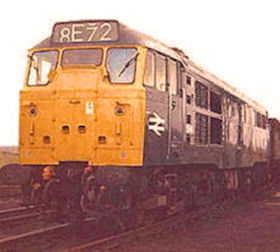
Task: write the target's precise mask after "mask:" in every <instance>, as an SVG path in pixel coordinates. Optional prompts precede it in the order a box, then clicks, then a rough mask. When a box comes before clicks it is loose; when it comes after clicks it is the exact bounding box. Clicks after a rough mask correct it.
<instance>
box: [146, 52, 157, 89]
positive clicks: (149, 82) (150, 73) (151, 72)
mask: <svg viewBox="0 0 280 252" xmlns="http://www.w3.org/2000/svg"><path fill="white" fill-rule="evenodd" d="M144 85H146V86H149V87H154V86H155V64H154V54H153V53H152V52H148V54H147V58H146V66H145V75H144Z"/></svg>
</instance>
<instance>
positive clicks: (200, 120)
mask: <svg viewBox="0 0 280 252" xmlns="http://www.w3.org/2000/svg"><path fill="white" fill-rule="evenodd" d="M195 142H196V143H197V144H207V143H208V116H206V115H203V114H200V113H196V114H195Z"/></svg>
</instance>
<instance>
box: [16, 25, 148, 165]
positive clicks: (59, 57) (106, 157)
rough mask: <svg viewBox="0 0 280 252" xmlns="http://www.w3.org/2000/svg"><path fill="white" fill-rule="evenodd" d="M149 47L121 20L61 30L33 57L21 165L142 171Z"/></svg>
mask: <svg viewBox="0 0 280 252" xmlns="http://www.w3.org/2000/svg"><path fill="white" fill-rule="evenodd" d="M145 53H146V51H145V48H144V47H142V46H140V45H136V44H132V43H127V44H126V43H125V42H122V41H121V40H120V34H119V27H118V23H117V22H115V21H106V22H105V21H98V22H88V21H86V22H78V23H77V22H72V23H71V22H70V23H58V24H56V25H55V26H54V30H53V34H52V37H51V38H48V39H47V40H45V41H43V42H42V43H41V44H39V45H38V46H36V47H35V48H34V49H32V50H30V52H29V62H28V67H27V74H26V79H25V84H24V88H23V90H22V91H21V93H20V140H19V144H20V163H21V164H24V165H36V164H40V165H58V164H59V163H61V162H76V161H78V162H88V164H89V165H91V166H103V165H119V166H141V165H142V163H143V145H144V126H145V125H144V121H145V103H144V102H145V90H144V88H143V85H142V81H143V80H142V79H143V68H144V67H143V66H144V58H145Z"/></svg>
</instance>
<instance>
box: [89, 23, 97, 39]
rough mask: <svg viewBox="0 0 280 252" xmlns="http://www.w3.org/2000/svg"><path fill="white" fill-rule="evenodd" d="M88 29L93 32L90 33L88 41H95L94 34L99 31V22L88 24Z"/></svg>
mask: <svg viewBox="0 0 280 252" xmlns="http://www.w3.org/2000/svg"><path fill="white" fill-rule="evenodd" d="M87 30H88V31H91V34H90V36H89V38H88V40H87V41H88V42H90V41H93V37H94V35H95V33H96V31H97V24H96V23H89V24H88V26H87Z"/></svg>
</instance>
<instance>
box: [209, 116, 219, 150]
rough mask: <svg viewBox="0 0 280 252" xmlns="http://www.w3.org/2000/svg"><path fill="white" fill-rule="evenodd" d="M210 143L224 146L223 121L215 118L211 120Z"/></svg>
mask: <svg viewBox="0 0 280 252" xmlns="http://www.w3.org/2000/svg"><path fill="white" fill-rule="evenodd" d="M210 143H211V144H222V120H220V119H217V118H213V117H211V119H210Z"/></svg>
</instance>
